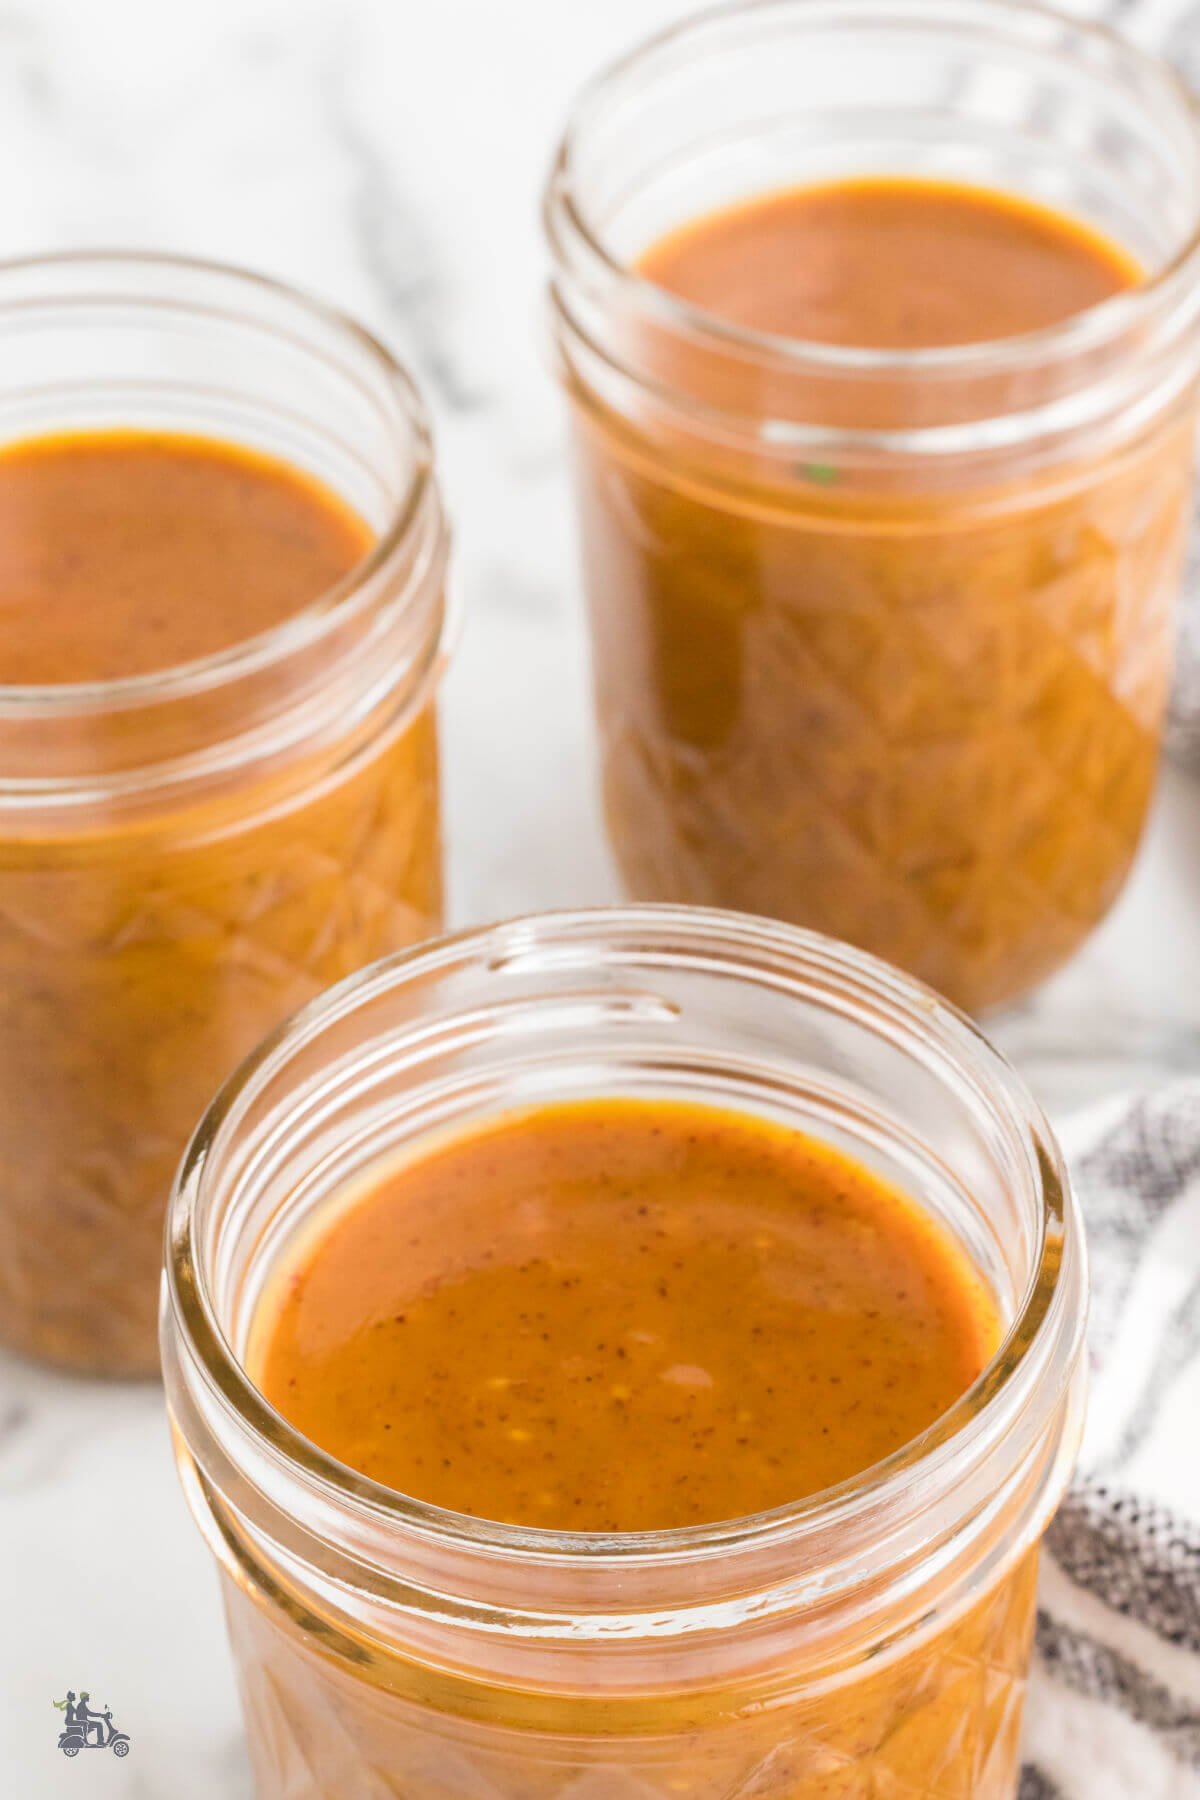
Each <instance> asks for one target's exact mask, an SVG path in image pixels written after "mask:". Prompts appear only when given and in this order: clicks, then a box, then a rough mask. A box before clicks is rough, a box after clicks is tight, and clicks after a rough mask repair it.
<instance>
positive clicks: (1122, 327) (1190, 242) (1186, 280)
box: [542, 0, 1200, 436]
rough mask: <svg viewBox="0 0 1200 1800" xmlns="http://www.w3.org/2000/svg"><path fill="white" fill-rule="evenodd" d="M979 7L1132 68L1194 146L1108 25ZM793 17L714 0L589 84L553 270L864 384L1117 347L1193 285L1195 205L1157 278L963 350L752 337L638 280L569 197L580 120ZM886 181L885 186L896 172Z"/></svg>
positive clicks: (1198, 120)
mask: <svg viewBox="0 0 1200 1800" xmlns="http://www.w3.org/2000/svg"><path fill="white" fill-rule="evenodd" d="M986 5H987V11H988V12H989V14H990V15H991V16H992V17H993V18H995V19H999V20H1004V19H1008V20H1011V21H1014V22H1022V21H1024V22H1025V23H1034V24H1038V23H1040V24H1042V25H1054V26H1060V27H1065V28H1069V29H1070V30H1071V31H1072V32H1075V33H1077V34H1078V35H1079V36H1080V37H1081V38H1083V39H1085V40H1087V41H1089V42H1091V43H1093V44H1094V45H1096V46H1097V48H1098V49H1100V50H1101V51H1103V52H1104V53H1105V54H1106V55H1107V56H1108V57H1109V58H1111V59H1114V60H1118V61H1120V62H1121V63H1123V64H1125V66H1127V67H1132V68H1135V69H1137V70H1138V71H1139V72H1140V73H1141V75H1142V76H1143V77H1144V78H1146V79H1147V80H1153V81H1154V82H1156V83H1157V84H1159V85H1160V86H1161V87H1162V88H1163V89H1164V90H1165V91H1166V92H1167V93H1168V94H1169V95H1170V97H1171V98H1172V100H1173V102H1174V104H1175V106H1176V108H1177V110H1178V111H1179V113H1180V114H1181V115H1185V116H1187V117H1188V118H1189V119H1190V121H1191V122H1192V124H1193V126H1194V128H1195V130H1196V132H1197V136H1198V139H1200V97H1197V96H1196V95H1194V94H1193V93H1192V92H1191V90H1190V89H1189V88H1188V86H1187V84H1186V83H1185V82H1184V80H1183V78H1182V77H1181V76H1180V75H1178V74H1177V73H1176V71H1175V70H1174V69H1173V68H1171V66H1170V65H1169V64H1168V63H1166V62H1164V61H1162V60H1161V59H1160V58H1157V57H1155V56H1153V55H1151V54H1150V53H1148V52H1146V51H1143V50H1141V49H1139V48H1138V47H1137V46H1136V45H1134V44H1132V43H1129V42H1127V41H1126V39H1124V38H1123V37H1122V36H1121V35H1120V33H1119V32H1117V31H1116V30H1115V29H1113V27H1111V26H1110V25H1108V24H1106V23H1104V22H1103V21H1101V20H1091V19H1088V18H1086V17H1080V18H1076V17H1074V16H1072V15H1070V14H1067V13H1063V12H1059V11H1058V10H1057V9H1056V8H1054V7H1051V6H1044V5H1041V4H1038V0H986ZM810 8H811V13H810V10H809V9H810ZM841 10H842V5H841V3H840V0H824V3H823V4H818V3H816V0H804V4H803V6H802V9H801V16H802V17H803V18H804V22H805V24H806V25H809V24H811V25H813V26H816V25H817V24H818V23H828V21H829V19H830V17H831V16H833V17H836V14H837V13H838V12H839V11H841ZM980 10H981V11H982V10H983V8H982V7H981V9H980ZM796 11H797V5H796V0H735V3H732V4H731V3H730V0H724V3H722V4H719V5H715V6H710V7H707V8H705V9H704V10H703V11H700V12H696V13H692V14H689V15H687V16H685V17H684V18H683V19H681V20H679V21H677V22H676V23H675V24H673V25H669V26H667V27H666V28H665V29H664V30H662V31H660V32H657V33H656V34H654V35H653V36H652V37H649V38H645V39H643V40H642V41H641V42H640V43H639V44H637V45H636V46H635V47H634V48H633V49H632V50H630V51H628V52H626V53H625V54H624V55H623V56H621V57H619V58H618V59H616V60H615V61H613V62H611V63H609V64H608V65H607V66H606V67H605V68H603V69H602V70H601V71H600V72H599V73H598V74H597V75H595V76H593V77H592V79H591V80H590V81H589V82H588V83H587V85H586V86H585V88H584V89H583V91H582V93H581V94H580V95H579V97H578V99H577V101H576V103H575V107H574V109H573V111H572V114H571V117H570V119H569V121H568V123H567V126H566V129H565V131H564V133H563V136H562V138H561V140H560V143H559V147H558V150H557V152H556V155H555V157H554V161H553V163H552V165H551V171H550V176H549V180H548V182H547V186H546V190H545V195H544V199H543V209H542V216H543V225H544V229H545V231H546V235H547V238H548V240H549V242H550V245H551V248H552V250H553V252H554V255H555V258H556V261H557V263H558V266H559V267H560V268H562V267H564V266H568V265H569V264H570V263H571V262H573V261H578V262H580V263H582V264H584V265H586V266H590V269H591V271H592V273H593V274H594V275H596V276H598V277H599V278H600V279H601V280H602V281H605V282H607V283H609V284H611V285H612V286H613V287H614V288H618V289H620V291H621V292H622V293H624V294H625V295H626V296H627V297H628V298H629V299H630V301H631V302H632V304H633V306H634V309H635V310H637V311H639V312H641V313H642V314H643V315H644V316H645V317H646V318H647V319H649V320H650V321H651V322H652V323H653V324H655V325H657V326H658V327H660V328H661V329H663V330H664V331H666V332H668V333H674V334H675V335H676V336H678V337H679V338H680V339H682V340H686V341H688V342H690V343H692V344H693V345H696V346H698V347H701V348H707V349H709V350H711V351H713V352H715V353H717V354H724V355H726V356H729V355H733V356H742V357H745V358H746V359H747V360H748V361H753V362H755V363H756V364H759V365H762V366H764V367H770V368H773V369H774V370H775V371H777V372H778V373H780V374H782V375H791V376H801V375H805V374H808V375H818V376H822V375H823V376H834V377H837V378H839V379H842V380H847V379H853V378H855V377H861V378H863V379H866V380H871V381H879V380H883V379H886V378H887V377H889V376H890V377H893V378H897V379H903V378H913V377H931V378H938V377H945V378H946V379H950V380H955V381H962V380H964V379H970V378H972V377H978V376H986V375H997V374H1003V373H1005V372H1007V371H1010V370H1016V369H1020V368H1021V367H1022V366H1025V365H1038V364H1044V363H1048V362H1052V361H1059V360H1064V359H1069V358H1074V357H1079V356H1085V355H1087V354H1089V353H1091V352H1095V351H1097V350H1100V349H1102V348H1103V347H1104V346H1105V345H1108V344H1113V343H1115V342H1117V341H1118V340H1120V339H1121V338H1122V337H1123V336H1124V335H1125V334H1127V333H1128V332H1129V331H1131V329H1133V328H1134V327H1136V326H1137V325H1138V324H1139V323H1140V322H1141V321H1142V320H1143V319H1145V318H1146V317H1147V316H1152V315H1154V314H1155V313H1157V312H1158V311H1160V310H1161V309H1163V308H1164V307H1169V306H1170V304H1171V303H1172V301H1173V300H1174V299H1175V298H1176V297H1177V296H1179V295H1181V294H1183V293H1186V291H1187V289H1188V287H1189V285H1191V284H1193V283H1194V282H1195V280H1196V279H1197V271H1198V269H1200V202H1198V203H1197V205H1196V207H1195V208H1194V211H1193V218H1192V225H1191V229H1190V231H1189V232H1188V234H1187V236H1186V238H1185V239H1184V241H1183V242H1182V243H1181V244H1180V245H1179V246H1178V248H1176V249H1175V250H1174V251H1173V253H1172V254H1171V255H1170V256H1169V257H1168V258H1166V259H1165V260H1164V261H1163V263H1162V264H1161V266H1160V267H1158V268H1157V269H1155V270H1154V271H1153V272H1152V273H1150V274H1147V275H1146V276H1145V278H1144V279H1143V280H1141V281H1139V282H1137V283H1136V284H1135V285H1133V286H1132V287H1129V288H1124V289H1122V290H1120V291H1119V292H1118V293H1115V294H1112V295H1109V296H1108V297H1107V298H1106V299H1104V300H1101V301H1098V302H1096V303H1095V304H1094V305H1092V306H1089V307H1085V308H1084V309H1083V310H1082V311H1080V312H1076V313H1072V314H1069V315H1068V316H1067V317H1066V318H1064V319H1061V320H1058V321H1057V322H1056V323H1054V324H1051V325H1047V326H1042V327H1039V328H1038V329H1037V330H1034V331H1027V332H1020V333H1016V334H1013V335H1010V336H1007V337H1003V338H981V339H978V340H975V341H972V342H968V343H962V344H942V345H938V344H932V345H923V346H915V347H909V348H904V349H891V348H887V347H873V346H867V345H854V344H841V343H831V342H828V341H826V340H823V339H818V338H802V337H791V336H783V335H780V334H778V333H773V332H766V331H758V330H755V329H753V328H750V327H746V326H742V325H739V324H737V323H736V322H735V321H733V320H730V319H726V318H723V317H721V316H720V315H719V314H716V313H712V312H709V311H707V310H706V309H705V308H703V307H700V306H696V305H694V304H693V303H692V302H690V301H687V300H685V299H683V298H682V297H681V296H679V295H676V294H673V293H671V292H670V291H669V290H668V289H666V288H663V287H660V286H659V285H658V284H657V283H656V282H654V281H651V280H650V279H649V278H648V277H647V276H645V275H642V274H641V273H639V271H638V269H637V268H636V267H635V266H634V265H633V264H632V263H631V262H630V260H629V259H628V258H625V257H622V256H620V255H617V254H616V253H615V252H614V251H613V249H612V248H611V247H610V245H609V244H608V242H607V241H606V237H605V233H604V231H603V229H602V228H601V227H600V226H599V225H597V224H596V223H595V222H594V221H593V220H591V219H590V218H589V217H588V214H587V210H586V208H585V207H584V206H583V205H582V204H581V202H580V200H579V197H578V182H577V179H576V176H577V162H578V157H579V151H580V147H581V144H582V142H583V140H584V139H585V137H586V133H587V130H588V126H589V122H590V115H591V113H592V112H593V111H594V110H595V109H597V108H598V107H599V106H600V105H602V103H603V102H604V100H605V99H606V97H608V95H609V94H610V93H611V92H612V91H613V90H615V89H616V88H618V87H619V85H620V84H621V83H622V82H623V81H624V80H625V79H626V78H628V77H629V76H631V75H634V74H635V73H636V72H637V71H638V70H639V68H640V67H641V66H642V64H643V63H644V62H648V61H649V60H651V59H652V58H655V57H660V56H667V55H670V54H672V53H678V54H679V55H680V56H681V57H683V56H686V54H687V52H688V51H689V50H690V49H694V50H695V53H696V54H697V55H700V54H703V53H704V45H703V40H704V39H705V37H706V36H707V34H709V33H710V32H717V31H720V30H721V29H722V28H723V27H725V26H727V25H733V24H735V23H740V22H743V21H744V20H746V19H747V18H749V19H751V20H753V19H754V18H755V17H756V16H757V17H759V18H761V17H763V16H766V15H769V14H771V13H784V12H796ZM903 11H904V12H906V13H908V14H911V15H913V18H914V23H916V24H918V25H919V24H920V22H921V14H922V13H924V12H928V14H929V20H930V22H931V23H932V22H934V21H935V19H936V16H937V13H936V0H935V4H934V5H933V6H931V5H930V0H905V4H904V7H903ZM886 173H888V174H889V175H894V174H895V171H894V170H888V171H886ZM854 435H856V436H866V435H868V434H866V433H858V434H854ZM893 435H896V434H893Z"/></svg>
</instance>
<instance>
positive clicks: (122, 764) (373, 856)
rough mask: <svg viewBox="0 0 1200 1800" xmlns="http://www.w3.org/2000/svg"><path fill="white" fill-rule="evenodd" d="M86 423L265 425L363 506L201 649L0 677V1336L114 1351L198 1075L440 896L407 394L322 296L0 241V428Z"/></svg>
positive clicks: (139, 1339)
mask: <svg viewBox="0 0 1200 1800" xmlns="http://www.w3.org/2000/svg"><path fill="white" fill-rule="evenodd" d="M114 427H121V428H128V427H135V428H143V429H162V430H166V431H174V432H187V433H193V434H198V435H201V436H206V437H210V438H214V439H217V440H220V441H222V442H227V443H232V444H235V445H240V446H245V447H249V448H251V449H254V450H260V451H264V452H268V453H270V454H273V455H274V456H276V457H278V458H280V459H282V460H284V461H286V462H288V463H290V464H292V465H293V466H294V467H296V468H298V469H300V470H302V471H305V472H307V473H309V474H311V475H314V476H316V477H318V478H319V479H320V480H321V481H323V482H324V483H325V484H326V485H327V486H328V487H329V488H331V489H332V490H333V491H334V492H335V493H337V494H338V495H339V496H341V497H342V498H344V499H345V500H346V501H348V502H349V503H350V505H351V506H353V507H354V508H355V509H356V510H357V511H358V513H359V514H360V515H361V516H362V518H363V519H364V520H365V521H366V523H367V524H369V525H370V526H371V527H372V528H373V529H374V530H375V532H376V533H377V542H376V545H375V547H374V549H373V550H372V552H371V553H370V554H369V555H368V557H367V558H366V560H365V561H364V562H363V563H361V564H360V565H359V567H358V568H356V569H355V570H353V571H352V573H351V574H350V575H349V576H348V577H347V578H346V579H345V580H344V581H343V582H342V583H340V584H339V585H338V587H337V588H336V589H334V590H333V591H331V592H329V593H326V594H323V595H319V596H314V598H313V603H312V604H311V605H310V606H309V607H308V608H307V609H305V610H304V611H303V612H301V613H299V614H297V615H296V616H295V617H294V618H293V619H290V620H288V621H287V622H286V623H285V624H283V625H282V626H280V627H278V628H277V629H275V630H273V631H270V632H268V633H265V634H263V635H262V636H259V637H256V638H252V639H249V640H247V641H246V642H245V643H244V644H241V645H238V646H236V647H235V648H234V649H232V650H230V651H228V652H224V653H222V654H220V655H217V656H213V657H210V658H208V659H206V660H205V661H203V662H197V663H192V664H189V665H186V666H182V667H179V668H175V669H169V670H167V671H165V672H164V673H163V674H161V675H157V674H156V675H145V676H137V677H134V678H130V679H126V680H117V681H112V682H107V683H103V684H85V685H74V686H63V687H49V686H47V687H25V688H14V687H0V1146H2V1149H0V1159H2V1180H0V1238H2V1240H3V1245H4V1250H3V1255H2V1256H0V1338H2V1339H3V1341H4V1342H6V1343H8V1344H9V1345H12V1346H15V1347H16V1348H18V1349H21V1350H24V1351H26V1352H29V1353H31V1354H34V1355H37V1356H41V1357H45V1358H46V1359H48V1360H50V1361H52V1362H55V1363H59V1364H61V1365H63V1366H66V1367H71V1368H76V1369H79V1370H82V1371H88V1372H97V1373H99V1372H103V1373H109V1374H140V1373H149V1372H151V1371H153V1370H154V1369H155V1368H156V1367H157V1349H156V1342H155V1309H156V1300H157V1291H158V1276H159V1271H160V1267H161V1242H162V1221H163V1213H164V1209H165V1206H166V1200H167V1195H168V1192H169V1189H170V1184H171V1178H172V1175H173V1173H174V1170H175V1167H176V1165H177V1163H178V1160H179V1157H180V1156H181V1154H182V1152H183V1149H184V1147H185V1145H186V1143H187V1140H188V1136H189V1134H190V1133H191V1131H192V1129H193V1127H194V1125H195V1121H196V1119H197V1118H198V1117H199V1114H200V1112H201V1110H202V1109H203V1107H204V1106H205V1105H206V1104H207V1103H208V1100H209V1099H210V1098H211V1095H212V1093H213V1092H214V1090H215V1089H216V1087H217V1085H218V1084H219V1083H220V1082H221V1081H222V1080H223V1079H224V1078H225V1076H226V1075H227V1074H228V1073H229V1071H230V1070H231V1069H232V1068H233V1067H234V1066H235V1065H236V1063H237V1062H238V1061H239V1059H240V1058H241V1057H242V1056H244V1055H245V1054H247V1052H248V1051H249V1050H250V1049H251V1048H252V1047H253V1046H254V1045H255V1044H256V1043H257V1042H258V1041H259V1040H260V1039H261V1038H262V1036H263V1034H264V1033H265V1032H266V1031H268V1030H269V1029H271V1028H272V1027H273V1026H275V1025H276V1024H278V1022H279V1021H280V1020H281V1019H283V1018H284V1017H285V1016H286V1015H287V1014H288V1013H290V1012H292V1011H293V1010H294V1009H295V1008H296V1007H297V1006H298V1005H300V1004H302V1003H303V1002H304V1001H306V1000H307V999H309V998H311V997H312V996H313V995H314V994H316V993H317V992H318V991H319V990H320V989H321V988H323V987H326V986H327V985H328V984H329V983H330V982H333V981H336V980H338V979H339V978H340V977H342V976H344V975H346V974H348V973H349V972H350V971H351V970H352V969H355V968H358V967H360V966H361V965H363V964H364V963H367V962H369V961H371V960H372V959H373V958H375V957H378V956H380V955H382V954H384V953H386V952H389V951H392V950H395V949H397V948H399V947H401V946H403V945H405V944H409V943H412V942H414V941H415V940H417V939H419V938H421V937H424V936H427V935H428V934H429V933H430V932H431V931H433V930H436V929H437V928H438V927H439V925H440V921H441V856H440V845H439V827H438V775H437V738H436V722H435V710H434V692H435V688H436V685H437V680H438V675H439V672H440V667H441V660H442V655H443V650H442V636H443V612H444V607H443V598H442V589H443V573H444V562H445V554H446V533H445V526H444V523H443V519H442V513H441V508H440V504H439V500H438V495H437V489H436V485H435V481H434V477H433V470H432V462H431V448H430V441H429V434H428V428H427V424H426V419H425V413H424V409H423V406H422V403H421V401H420V399H419V397H418V395H417V394H416V392H415V391H414V389H413V387H412V385H411V383H410V381H409V380H408V378H407V376H406V375H405V374H404V373H403V371H402V370H400V369H399V368H398V367H397V366H396V365H395V363H394V362H393V361H392V359H391V358H390V357H389V356H388V354H387V353H386V352H385V351H384V350H383V349H382V348H381V347H380V346H379V345H378V344H376V343H375V342H374V341H373V340H372V339H371V338H369V337H368V336H367V335H366V334H365V333H363V332H361V331H360V330H358V328H357V327H355V326H354V325H353V324H352V323H350V322H349V321H348V320H345V319H343V318H342V317H340V316H339V315H336V314H334V313H332V312H327V311H325V310H324V309H323V308H321V307H320V306H318V305H316V304H315V303H312V302H309V301H308V300H306V299H304V298H302V297H301V296H299V295H296V294H293V293H290V292H289V291H287V290H286V289H283V288H280V287H277V286H275V285H273V284H271V283H268V282H263V281H260V280H258V279H256V278H254V277H252V276H248V275H242V274H239V273H237V272H236V271H231V270H225V269H220V268H216V267H208V266H204V265H199V264H194V263H187V262H181V261H173V260H170V259H156V258H143V257H106V256H79V257H64V258H50V259H46V260H43V261H37V262H30V263H23V264H12V265H8V266H6V267H3V268H0V438H2V439H3V440H5V441H11V440H17V439H20V438H23V437H27V436H32V435H35V434H41V433H50V432H63V431H75V430H85V429H105V428H114Z"/></svg>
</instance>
